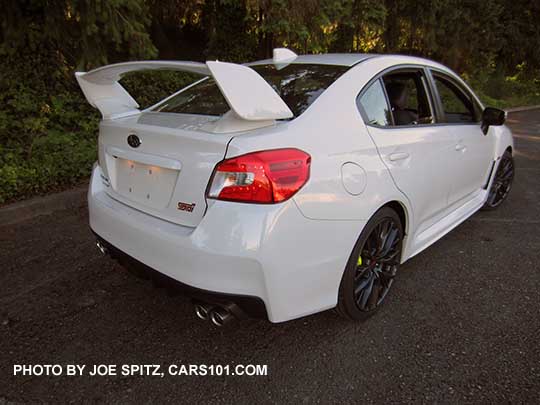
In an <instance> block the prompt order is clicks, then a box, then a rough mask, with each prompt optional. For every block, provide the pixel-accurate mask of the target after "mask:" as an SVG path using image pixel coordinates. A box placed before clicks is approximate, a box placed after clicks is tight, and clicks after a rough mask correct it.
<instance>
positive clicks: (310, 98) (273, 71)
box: [154, 64, 348, 117]
mask: <svg viewBox="0 0 540 405" xmlns="http://www.w3.org/2000/svg"><path fill="white" fill-rule="evenodd" d="M251 68H253V69H254V70H255V71H256V72H257V73H259V74H260V75H261V76H262V77H263V78H264V79H265V80H266V81H267V82H268V83H269V84H270V85H271V86H272V87H273V88H274V90H275V91H276V92H277V93H278V94H279V95H280V97H281V98H282V99H283V101H285V103H286V104H287V105H288V106H289V108H290V109H291V111H292V112H293V114H294V116H295V117H297V116H299V115H300V114H302V113H303V112H304V111H305V110H306V109H307V108H308V107H309V106H310V105H311V103H313V102H314V101H315V100H316V99H317V97H319V96H320V95H321V94H322V92H323V91H325V90H326V89H327V88H328V86H330V85H331V84H332V83H333V82H334V81H335V80H336V79H337V78H338V77H339V76H341V75H342V74H343V73H344V72H345V71H346V70H347V69H348V67H347V66H334V65H314V64H290V65H288V66H286V67H284V68H281V69H277V68H276V67H275V66H274V65H258V66H251ZM154 111H159V112H172V113H183V114H201V115H223V114H225V113H226V112H227V111H229V105H228V104H227V102H226V101H225V98H224V97H223V95H222V94H221V91H220V90H219V88H218V86H217V85H216V83H215V81H214V80H213V79H212V78H208V79H206V80H203V81H201V82H200V83H198V84H195V85H194V86H192V87H190V88H189V89H186V90H184V91H183V92H181V93H180V94H178V95H176V96H174V97H172V98H171V99H169V100H167V101H165V102H164V103H162V104H160V105H158V106H157V107H156V108H155V109H154Z"/></svg>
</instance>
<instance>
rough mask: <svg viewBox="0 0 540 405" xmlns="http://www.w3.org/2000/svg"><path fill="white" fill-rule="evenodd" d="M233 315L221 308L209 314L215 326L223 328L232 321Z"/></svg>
mask: <svg viewBox="0 0 540 405" xmlns="http://www.w3.org/2000/svg"><path fill="white" fill-rule="evenodd" d="M233 318H234V317H233V315H232V314H231V313H230V312H229V311H226V310H224V309H222V308H218V309H214V310H213V311H212V312H210V320H211V321H212V323H213V324H214V325H216V326H223V325H225V324H226V323H228V322H230V321H232V320H233Z"/></svg>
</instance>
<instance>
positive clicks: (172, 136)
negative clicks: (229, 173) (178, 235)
mask: <svg viewBox="0 0 540 405" xmlns="http://www.w3.org/2000/svg"><path fill="white" fill-rule="evenodd" d="M216 119H217V117H208V116H196V115H184V114H171V113H166V114H161V113H143V114H140V115H136V116H131V117H127V118H122V119H116V120H105V121H102V122H101V124H100V136H99V163H100V166H101V168H102V169H103V172H104V175H105V178H104V179H102V180H103V183H104V184H105V185H106V186H107V188H106V190H107V193H108V194H109V195H110V196H111V197H112V198H115V199H116V200H118V201H120V202H123V203H124V204H127V205H129V206H131V207H133V208H136V209H138V210H140V211H143V212H146V213H148V214H150V215H153V216H156V217H159V218H162V219H165V220H167V221H170V222H174V223H177V224H181V225H184V226H190V227H196V226H197V225H198V224H199V222H200V221H201V219H202V217H203V216H204V213H205V211H206V187H207V185H208V182H209V180H210V176H211V175H212V172H213V169H214V167H215V166H216V164H217V163H218V162H219V161H221V160H222V159H223V158H224V156H225V154H226V150H227V145H228V143H229V141H230V140H231V139H232V138H233V136H232V135H231V134H221V133H209V132H205V131H202V130H201V129H200V128H201V127H204V126H205V125H209V124H211V123H212V122H213V121H215V120H216ZM130 137H131V138H130ZM133 137H137V139H139V142H140V144H139V145H138V146H135V147H134V145H136V144H137V142H131V145H130V143H128V138H130V140H131V141H133Z"/></svg>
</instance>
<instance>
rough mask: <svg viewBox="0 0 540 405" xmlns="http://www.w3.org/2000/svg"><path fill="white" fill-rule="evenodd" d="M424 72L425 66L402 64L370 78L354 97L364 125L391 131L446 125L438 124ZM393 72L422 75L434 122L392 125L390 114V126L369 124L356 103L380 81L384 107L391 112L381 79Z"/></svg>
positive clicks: (432, 96)
mask: <svg viewBox="0 0 540 405" xmlns="http://www.w3.org/2000/svg"><path fill="white" fill-rule="evenodd" d="M426 70H427V67H426V66H425V65H420V64H418V65H417V64H411V63H404V64H399V65H394V66H390V67H388V68H386V69H384V70H382V71H380V72H379V73H377V74H376V75H375V76H373V78H371V80H370V81H368V82H367V83H366V84H365V85H364V87H362V89H361V90H360V92H359V93H358V95H357V96H356V107H357V109H358V112H359V113H360V115H361V116H362V120H363V121H364V124H365V125H367V126H369V127H373V128H380V129H390V130H392V129H400V128H401V129H403V128H424V127H433V126H438V125H441V124H445V125H446V123H441V122H438V119H439V116H438V115H439V113H438V111H437V103H436V102H435V97H434V94H433V86H432V83H431V81H430V79H429V77H428V72H427V71H426ZM394 71H404V72H407V71H415V72H421V73H422V75H423V77H422V79H423V80H422V82H423V84H424V88H425V91H426V95H427V98H428V104H429V107H430V109H431V112H432V115H433V119H434V120H435V122H431V123H426V124H411V125H395V123H394V115H393V114H390V116H391V120H392V125H391V126H382V125H376V124H371V123H369V119H368V117H367V115H366V112H365V111H364V108H363V107H362V105H361V103H359V102H358V100H359V99H360V98H361V97H362V96H363V95H364V93H365V92H366V91H367V90H368V89H369V88H370V87H371V85H372V84H375V82H376V81H378V80H380V81H381V85H382V88H383V91H384V95H385V98H386V105H387V107H388V110H389V111H390V112H392V107H391V106H390V102H389V100H388V94H387V93H386V87H385V86H384V82H383V81H382V79H383V76H386V75H387V74H388V73H391V72H394Z"/></svg>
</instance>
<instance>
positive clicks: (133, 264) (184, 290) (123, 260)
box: [95, 234, 268, 319]
mask: <svg viewBox="0 0 540 405" xmlns="http://www.w3.org/2000/svg"><path fill="white" fill-rule="evenodd" d="M95 235H96V238H97V239H98V240H99V241H100V243H101V245H103V246H105V247H106V248H107V253H108V254H109V255H110V256H111V257H112V258H113V259H115V260H116V261H118V262H119V263H120V264H121V265H122V266H124V267H125V268H127V269H130V270H134V271H135V273H136V274H137V275H139V276H141V277H142V278H144V279H151V280H152V281H153V282H154V283H155V284H156V285H158V286H159V287H165V288H167V290H168V291H172V292H175V293H176V292H178V293H181V294H183V295H186V296H188V297H191V298H193V299H195V300H199V301H202V302H206V303H210V304H214V305H217V306H222V307H226V308H233V309H232V311H231V312H233V313H234V315H235V316H236V317H238V318H242V317H249V318H257V319H268V314H267V313H266V307H265V305H264V302H263V300H261V299H260V298H258V297H250V296H247V295H234V294H226V293H219V292H215V291H207V290H201V289H200V288H195V287H192V286H190V285H187V284H184V283H182V282H180V281H178V280H175V279H173V278H171V277H169V276H166V275H165V274H163V273H160V272H158V271H156V270H154V269H152V268H151V267H149V266H147V265H146V264H144V263H142V262H140V261H138V260H137V259H135V258H133V257H131V256H129V255H128V254H126V253H124V252H122V251H121V250H120V249H118V248H116V247H115V246H113V245H111V244H110V243H109V242H107V241H106V240H104V239H103V238H102V237H100V236H99V235H97V234H95Z"/></svg>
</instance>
